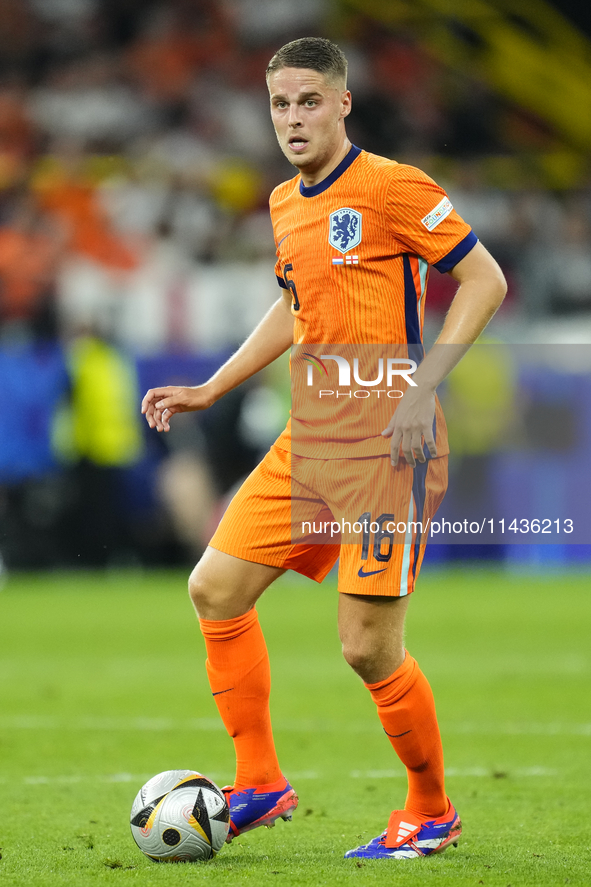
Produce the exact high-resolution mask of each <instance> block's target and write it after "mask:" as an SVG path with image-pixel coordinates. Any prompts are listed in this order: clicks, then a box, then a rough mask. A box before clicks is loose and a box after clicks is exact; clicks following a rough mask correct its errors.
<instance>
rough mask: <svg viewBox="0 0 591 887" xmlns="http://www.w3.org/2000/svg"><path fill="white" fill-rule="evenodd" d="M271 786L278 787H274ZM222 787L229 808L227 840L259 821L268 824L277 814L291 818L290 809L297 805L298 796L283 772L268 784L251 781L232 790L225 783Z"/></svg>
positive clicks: (277, 816)
mask: <svg viewBox="0 0 591 887" xmlns="http://www.w3.org/2000/svg"><path fill="white" fill-rule="evenodd" d="M275 786H278V788H277V789H275ZM222 791H223V792H224V794H225V796H226V800H227V802H228V806H229V808H230V831H229V832H228V837H227V838H226V841H227V842H228V844H229V843H230V842H231V840H232V838H236V837H237V836H238V835H241V834H243V833H244V832H249V831H251V829H253V828H258V827H259V826H260V825H266V826H267V828H272V827H273V826H274V825H275V821H276V820H277V819H279V818H281V819H285V820H291V818H292V815H293V811H294V810H295V809H296V807H297V806H298V796H297V795H296V793H295V791H294V790H293V788H292V787H291V785H290V784H289V782H288V781H287V780H286V779H285V777H283V776H282V777H281V779H279V780H278V781H277V782H276V783H274V784H272V785H266V786H257V785H255V786H252V788H246V789H242V790H241V791H234V789H233V787H232V786H229V785H228V786H225V787H224V788H223V789H222Z"/></svg>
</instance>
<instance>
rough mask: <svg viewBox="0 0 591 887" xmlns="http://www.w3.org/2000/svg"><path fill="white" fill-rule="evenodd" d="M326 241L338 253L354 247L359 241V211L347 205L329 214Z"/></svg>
mask: <svg viewBox="0 0 591 887" xmlns="http://www.w3.org/2000/svg"><path fill="white" fill-rule="evenodd" d="M328 242H329V243H330V245H331V246H333V247H334V248H335V249H338V251H339V252H340V253H346V252H347V251H348V250H350V249H355V247H356V246H359V244H360V243H361V213H358V212H357V210H355V209H349V207H346V206H345V207H343V208H342V209H337V210H336V211H335V212H333V213H331V214H330V224H329V229H328Z"/></svg>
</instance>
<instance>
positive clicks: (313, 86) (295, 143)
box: [268, 68, 351, 184]
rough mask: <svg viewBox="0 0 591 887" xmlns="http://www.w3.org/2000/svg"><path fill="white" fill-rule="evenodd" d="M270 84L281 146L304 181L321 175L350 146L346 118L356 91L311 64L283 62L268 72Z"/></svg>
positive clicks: (274, 124)
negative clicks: (290, 65) (295, 65)
mask: <svg viewBox="0 0 591 887" xmlns="http://www.w3.org/2000/svg"><path fill="white" fill-rule="evenodd" d="M268 86H269V94H270V97H271V119H272V120H273V126H274V127H275V132H276V134H277V139H278V141H279V145H280V146H281V150H282V151H283V153H284V154H285V156H286V157H287V159H288V160H289V162H290V163H293V165H294V166H297V168H298V169H299V170H300V172H301V173H302V177H303V178H304V182H305V184H313V183H314V182H316V181H320V180H321V179H322V178H324V177H325V176H326V175H328V173H329V172H331V166H332V165H333V164H334V166H336V165H337V163H338V162H340V160H341V159H342V157H343V156H344V154H345V153H346V151H347V150H348V147H349V142H348V140H347V136H346V133H345V126H344V119H345V117H346V116H347V115H348V114H349V112H350V110H351V93H350V92H349V91H348V90H346V89H341V88H339V86H338V85H335V84H334V83H333V82H332V81H330V80H327V79H326V78H325V76H324V74H321V73H320V72H318V71H312V70H310V69H308V68H280V69H279V70H278V71H274V72H273V73H272V74H271V75H270V76H269V80H268ZM335 161H336V162H335ZM333 168H334V167H333Z"/></svg>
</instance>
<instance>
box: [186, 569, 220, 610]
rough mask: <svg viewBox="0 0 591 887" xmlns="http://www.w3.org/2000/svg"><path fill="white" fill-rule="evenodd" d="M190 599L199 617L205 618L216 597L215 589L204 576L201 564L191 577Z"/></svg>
mask: <svg viewBox="0 0 591 887" xmlns="http://www.w3.org/2000/svg"><path fill="white" fill-rule="evenodd" d="M189 597H190V598H191V601H192V602H193V606H194V607H195V609H196V611H197V614H198V615H199V616H205V614H206V613H207V612H208V610H209V609H210V608H211V606H212V604H213V603H214V600H215V597H216V595H215V587H214V586H213V585H212V582H211V581H207V580H206V578H205V577H204V576H203V574H202V571H201V570H200V568H199V564H197V566H196V567H195V568H194V570H193V572H192V573H191V575H190V576H189Z"/></svg>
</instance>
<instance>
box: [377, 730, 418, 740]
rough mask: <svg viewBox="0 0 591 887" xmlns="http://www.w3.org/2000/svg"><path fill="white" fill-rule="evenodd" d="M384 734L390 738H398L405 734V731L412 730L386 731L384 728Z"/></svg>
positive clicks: (410, 731)
mask: <svg viewBox="0 0 591 887" xmlns="http://www.w3.org/2000/svg"><path fill="white" fill-rule="evenodd" d="M384 733H385V734H386V736H389V737H390V739H400V737H401V736H406V734H407V733H412V730H405V731H404V733H388V731H387V730H384Z"/></svg>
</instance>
